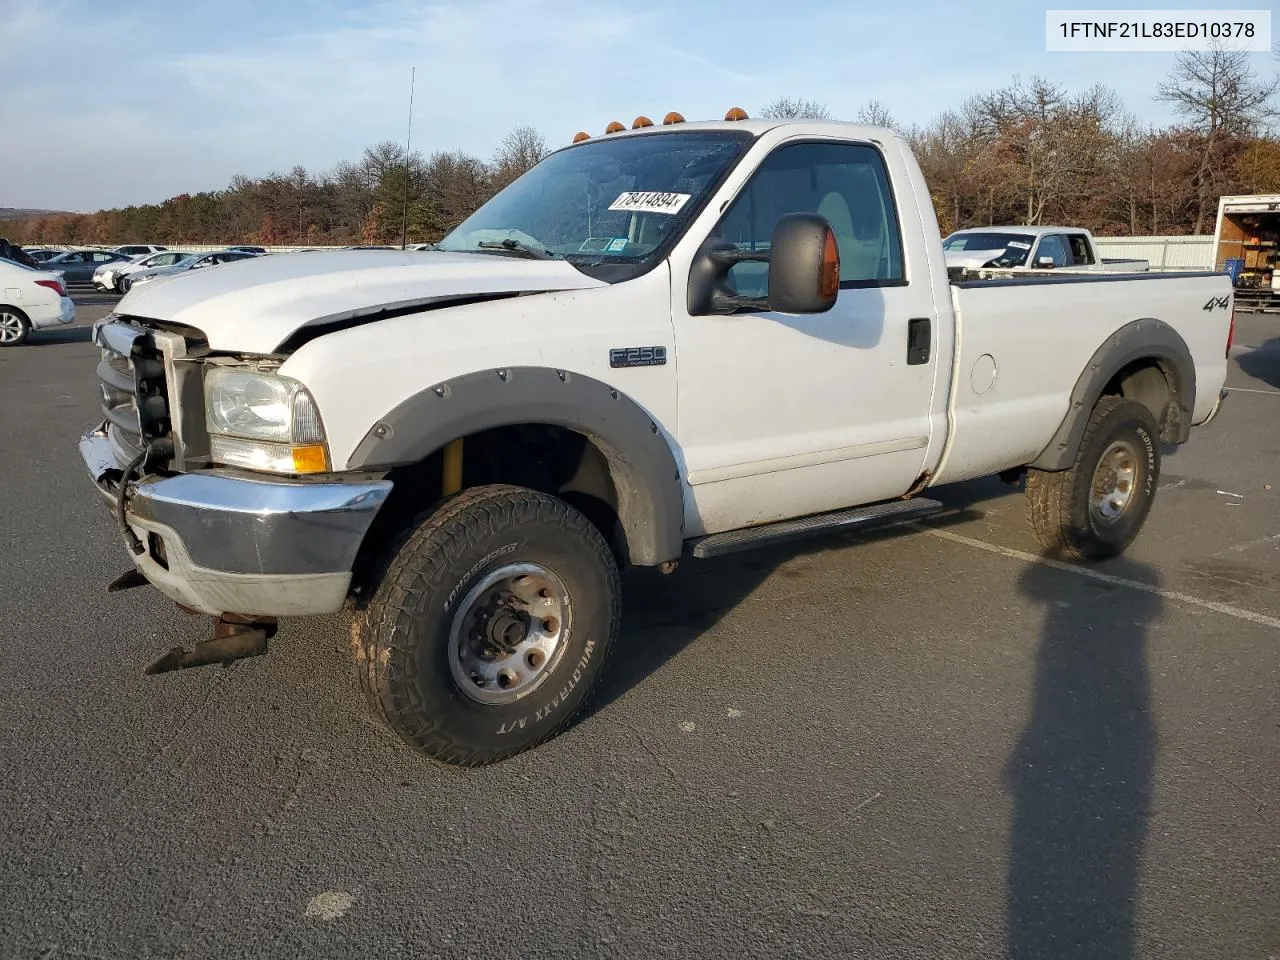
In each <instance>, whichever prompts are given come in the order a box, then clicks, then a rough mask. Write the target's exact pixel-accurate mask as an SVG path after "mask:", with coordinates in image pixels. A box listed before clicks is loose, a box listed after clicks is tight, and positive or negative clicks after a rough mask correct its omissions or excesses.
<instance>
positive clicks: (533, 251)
mask: <svg viewBox="0 0 1280 960" xmlns="http://www.w3.org/2000/svg"><path fill="white" fill-rule="evenodd" d="M476 246H477V247H478V248H479V249H481V250H505V251H506V252H507V253H517V254H519V255H520V256H522V257H528V258H529V259H530V260H554V259H555V257H554V256H552V255H551V254H550V253H548V252H547V251H546V250H539V249H538V248H537V247H531V246H529V245H528V244H527V243H521V242H520V241H519V240H513V239H512V238H511V237H507V238H506V239H505V240H481V241H480V242H479V243H477V244H476Z"/></svg>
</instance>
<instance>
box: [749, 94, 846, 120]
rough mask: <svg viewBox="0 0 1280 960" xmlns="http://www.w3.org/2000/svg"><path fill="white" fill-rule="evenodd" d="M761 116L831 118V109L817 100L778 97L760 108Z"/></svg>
mask: <svg viewBox="0 0 1280 960" xmlns="http://www.w3.org/2000/svg"><path fill="white" fill-rule="evenodd" d="M760 116H762V117H764V118H765V119H766V120H830V119H831V111H830V110H828V109H827V105H826V104H825V103H818V102H817V101H816V100H800V99H797V98H794V97H778V98H777V99H776V100H771V101H770V102H768V103H766V104H765V105H764V106H763V107H761V108H760Z"/></svg>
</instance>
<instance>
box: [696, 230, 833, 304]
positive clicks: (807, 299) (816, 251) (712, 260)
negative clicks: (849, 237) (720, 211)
mask: <svg viewBox="0 0 1280 960" xmlns="http://www.w3.org/2000/svg"><path fill="white" fill-rule="evenodd" d="M750 262H756V263H768V264H769V294H768V296H767V297H744V296H741V295H740V294H738V293H737V292H736V291H735V290H733V289H732V288H731V287H730V286H729V283H728V274H729V271H730V270H731V269H733V267H734V266H735V265H736V264H739V263H750ZM839 294H840V247H839V244H837V243H836V235H835V231H834V230H832V229H831V224H830V223H828V222H827V219H826V218H825V217H821V216H818V215H817V214H815V213H790V214H787V215H786V216H785V217H783V218H782V219H780V220H779V221H778V223H777V225H776V226H775V227H774V228H773V236H772V238H771V239H770V243H769V250H768V251H767V252H755V251H751V250H739V249H738V248H737V247H735V246H733V245H732V244H729V243H725V242H724V241H723V240H722V239H721V238H720V237H718V236H717V235H715V234H712V235H711V236H710V237H708V238H707V241H706V243H704V244H703V245H702V248H701V249H700V250H699V251H698V253H697V256H695V257H694V260H693V263H692V264H691V265H690V268H689V291H688V309H689V315H690V316H695V317H696V316H704V315H707V314H719V315H727V314H733V313H737V312H738V311H740V310H772V311H776V312H778V313H792V314H809V313H825V312H826V311H828V310H830V309H831V308H832V307H833V306H834V305H835V302H836V297H837V296H839Z"/></svg>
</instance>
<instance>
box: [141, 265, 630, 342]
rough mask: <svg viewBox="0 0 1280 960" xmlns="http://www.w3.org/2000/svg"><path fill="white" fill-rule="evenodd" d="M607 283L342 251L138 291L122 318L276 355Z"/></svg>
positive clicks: (536, 270) (224, 268) (564, 274)
mask: <svg viewBox="0 0 1280 960" xmlns="http://www.w3.org/2000/svg"><path fill="white" fill-rule="evenodd" d="M602 286H605V283H604V282H603V281H601V280H594V279H592V278H591V277H588V276H586V275H584V274H582V273H579V272H578V271H577V270H575V269H574V268H573V267H572V266H571V265H569V264H568V263H566V262H565V261H563V260H525V259H520V258H516V257H508V256H500V255H493V254H482V253H442V252H437V251H428V252H419V251H413V250H409V251H401V250H342V251H334V252H329V253H320V252H315V253H286V254H276V255H275V256H270V257H253V258H251V259H248V260H238V261H236V262H234V263H224V264H221V265H219V266H216V267H210V268H206V269H203V270H188V271H184V272H182V273H181V274H179V275H176V276H172V277H165V278H164V279H161V280H157V281H155V282H154V283H149V284H146V285H144V286H141V287H136V288H134V289H132V290H130V291H129V294H128V295H127V296H126V297H125V298H124V299H123V300H121V301H120V304H119V305H118V306H117V308H116V312H117V313H120V314H125V315H128V316H133V317H141V318H143V319H148V320H162V321H165V322H168V323H177V324H182V325H184V326H188V327H195V328H196V329H197V330H200V331H201V332H202V333H204V335H205V337H206V338H207V339H208V342H209V346H210V347H212V348H213V349H214V350H227V351H234V352H237V353H272V352H275V351H276V350H277V349H278V348H279V347H280V345H281V344H282V343H284V341H285V340H287V339H288V338H289V337H290V335H292V334H293V333H295V332H296V331H298V330H299V329H301V328H302V327H305V326H308V325H311V324H315V323H318V322H332V321H340V320H344V319H347V318H350V317H359V316H361V315H376V314H377V313H379V312H380V311H382V310H384V309H385V310H397V311H404V310H406V309H412V308H413V307H415V306H421V307H422V308H423V309H427V308H429V307H430V306H431V305H432V304H440V303H442V302H448V301H449V300H455V299H462V298H464V297H472V296H484V295H497V294H518V293H541V292H550V291H555V290H582V289H586V288H590V287H602Z"/></svg>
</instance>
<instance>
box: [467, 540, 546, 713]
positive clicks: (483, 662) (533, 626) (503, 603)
mask: <svg viewBox="0 0 1280 960" xmlns="http://www.w3.org/2000/svg"><path fill="white" fill-rule="evenodd" d="M570 628H571V622H570V609H569V593H568V591H567V590H566V589H565V586H564V581H562V580H561V579H560V577H559V576H558V575H557V574H555V573H554V572H553V571H551V570H550V569H548V568H547V567H544V566H542V565H541V564H538V563H511V564H507V565H505V566H502V567H499V568H497V569H496V570H492V571H490V572H489V573H487V574H485V576H483V577H482V578H481V579H480V580H479V581H477V582H476V584H475V585H474V586H473V587H472V588H471V589H470V590H468V591H467V594H466V596H465V597H463V598H462V601H461V602H460V603H459V604H458V607H457V612H456V613H455V614H454V616H453V620H452V622H451V623H450V626H449V671H450V673H451V674H452V675H453V681H454V683H455V684H457V686H458V689H459V690H461V691H462V692H463V693H464V694H465V695H466V696H467V697H469V698H471V699H472V700H475V701H477V702H479V703H483V704H489V705H497V704H504V703H512V702H514V701H516V700H519V699H521V698H522V697H526V696H528V695H529V694H531V693H533V692H534V691H535V690H537V689H538V688H539V687H540V686H542V684H543V683H545V682H546V680H547V678H548V677H550V676H551V674H552V673H554V672H555V669H556V667H557V665H559V663H560V661H561V660H562V659H563V658H564V651H565V648H566V647H567V646H568V636H569V630H570Z"/></svg>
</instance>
